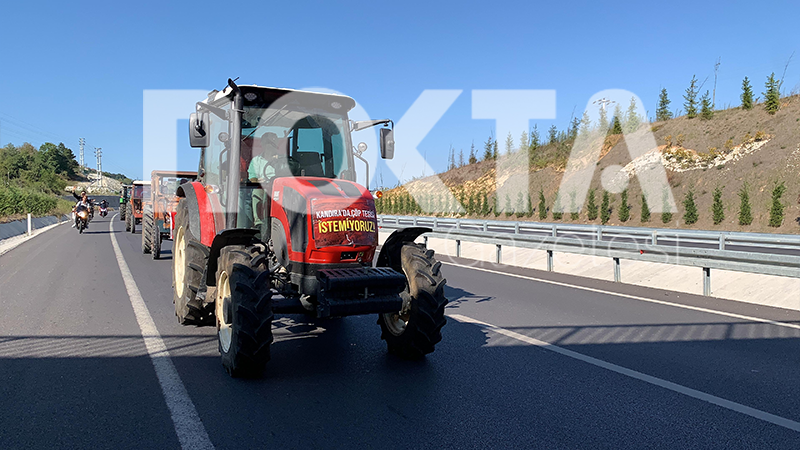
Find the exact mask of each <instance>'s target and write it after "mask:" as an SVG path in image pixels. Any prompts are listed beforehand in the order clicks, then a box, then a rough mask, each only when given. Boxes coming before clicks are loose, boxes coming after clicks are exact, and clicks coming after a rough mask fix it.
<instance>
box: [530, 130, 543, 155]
mask: <svg viewBox="0 0 800 450" xmlns="http://www.w3.org/2000/svg"><path fill="white" fill-rule="evenodd" d="M539 145H541V142H540V141H539V127H537V126H536V125H534V126H533V128H532V129H531V144H530V149H531V150H536V149H537V148H539Z"/></svg>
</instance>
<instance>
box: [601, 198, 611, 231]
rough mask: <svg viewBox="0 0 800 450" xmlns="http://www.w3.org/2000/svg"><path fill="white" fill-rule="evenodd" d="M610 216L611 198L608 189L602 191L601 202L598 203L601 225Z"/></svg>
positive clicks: (606, 221)
mask: <svg viewBox="0 0 800 450" xmlns="http://www.w3.org/2000/svg"><path fill="white" fill-rule="evenodd" d="M610 218H611V198H610V197H609V195H608V191H603V202H602V203H601V204H600V223H602V224H603V225H605V224H607V223H608V220H609V219H610Z"/></svg>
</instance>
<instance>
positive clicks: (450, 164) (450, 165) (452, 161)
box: [447, 145, 456, 170]
mask: <svg viewBox="0 0 800 450" xmlns="http://www.w3.org/2000/svg"><path fill="white" fill-rule="evenodd" d="M455 168H456V150H455V149H454V148H453V146H452V145H451V146H450V151H449V156H448V159H447V170H453V169H455Z"/></svg>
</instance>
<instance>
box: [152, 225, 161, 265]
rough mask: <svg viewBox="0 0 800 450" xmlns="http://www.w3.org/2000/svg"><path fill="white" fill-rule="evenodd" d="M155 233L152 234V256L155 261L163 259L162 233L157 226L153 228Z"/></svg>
mask: <svg viewBox="0 0 800 450" xmlns="http://www.w3.org/2000/svg"><path fill="white" fill-rule="evenodd" d="M151 229H152V230H153V232H152V233H151V234H150V254H151V255H152V256H153V259H159V258H161V231H160V230H159V229H158V227H157V226H155V224H154V226H153V228H151Z"/></svg>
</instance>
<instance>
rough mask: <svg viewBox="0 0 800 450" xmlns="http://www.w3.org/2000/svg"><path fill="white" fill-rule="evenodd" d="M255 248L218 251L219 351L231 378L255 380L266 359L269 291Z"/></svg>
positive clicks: (269, 340) (269, 336) (269, 337)
mask: <svg viewBox="0 0 800 450" xmlns="http://www.w3.org/2000/svg"><path fill="white" fill-rule="evenodd" d="M262 250H263V249H262V248H261V247H259V246H258V245H254V246H244V245H230V246H228V247H225V248H223V249H222V251H221V252H220V256H219V265H218V266H219V269H218V270H217V290H216V292H217V298H216V302H215V308H216V317H217V333H218V335H219V352H220V354H221V355H222V365H223V366H224V367H225V370H227V371H228V374H230V375H231V376H232V377H258V376H260V375H261V373H262V372H263V371H264V366H265V365H266V364H267V361H269V359H270V345H271V344H272V339H273V338H272V318H273V313H272V291H270V288H269V287H270V274H269V271H267V270H264V269H263V265H262V264H260V259H261V258H258V256H259V255H260V254H261V253H262Z"/></svg>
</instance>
